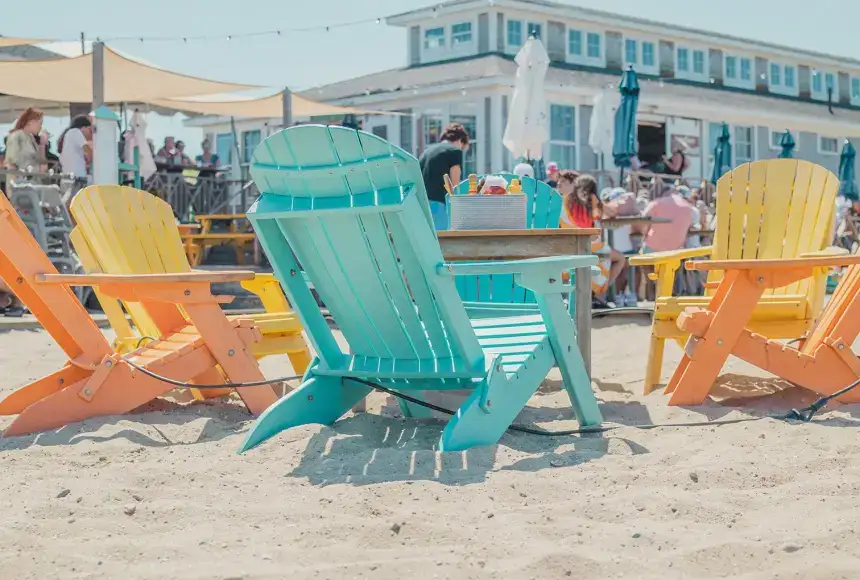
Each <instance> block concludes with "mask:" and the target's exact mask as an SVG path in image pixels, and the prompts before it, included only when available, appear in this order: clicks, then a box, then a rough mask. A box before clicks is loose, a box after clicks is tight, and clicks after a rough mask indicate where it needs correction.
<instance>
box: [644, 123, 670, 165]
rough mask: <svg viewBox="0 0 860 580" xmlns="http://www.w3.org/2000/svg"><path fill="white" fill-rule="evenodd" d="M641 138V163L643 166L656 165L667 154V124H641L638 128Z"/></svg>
mask: <svg viewBox="0 0 860 580" xmlns="http://www.w3.org/2000/svg"><path fill="white" fill-rule="evenodd" d="M637 137H638V138H639V161H640V162H641V163H642V165H643V166H644V165H654V164H655V163H657V162H659V161H660V160H661V159H662V158H663V155H665V154H666V124H665V123H640V124H639V126H638V127H637Z"/></svg>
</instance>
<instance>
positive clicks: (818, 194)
mask: <svg viewBox="0 0 860 580" xmlns="http://www.w3.org/2000/svg"><path fill="white" fill-rule="evenodd" d="M838 188H839V181H838V179H837V178H836V176H835V175H833V174H832V173H831V172H829V171H827V170H826V169H825V168H823V167H821V166H819V165H815V164H813V163H810V162H808V161H801V160H797V159H769V160H764V161H755V162H753V163H745V164H743V165H740V166H738V167H736V168H735V169H734V170H733V171H731V172H729V173H726V174H725V175H724V176H723V177H722V178H721V179H720V180H719V182H718V183H717V224H716V231H715V233H714V245H713V246H707V247H702V248H691V249H684V250H677V251H671V252H656V253H653V254H645V255H641V256H635V257H632V258H630V264H631V265H633V266H653V267H654V271H655V272H654V273H655V276H654V278H655V279H656V280H657V300H656V303H655V305H654V318H653V322H652V325H651V343H650V347H649V352H648V365H647V369H646V371H645V394H648V393H650V392H651V391H652V390H654V388H655V387H656V386H657V384H658V383H659V382H660V377H661V372H662V365H663V349H664V346H665V341H666V340H667V339H673V340H676V341H678V343H679V344H681V345H683V344H684V341H685V340H686V338H687V335H686V333H685V332H684V331H682V330H680V329H679V328H678V326H677V324H676V322H677V319H678V316H679V315H680V314H681V312H683V311H684V309H686V308H690V307H700V308H706V307H707V305H708V303H709V302H710V300H711V296H713V294H714V291H715V289H716V288H717V286H718V285H719V281H720V280H721V279H722V272H718V271H712V272H710V273H709V275H708V281H707V283H706V285H705V287H706V290H705V294H706V295H705V296H679V297H673V296H672V283H673V280H674V277H675V271H676V270H677V269H678V268H679V267H680V264H681V260H685V259H690V258H696V257H702V256H711V259H713V260H740V259H744V260H749V259H756V258H783V259H787V258H798V257H804V256H811V255H816V256H824V255H839V254H845V253H847V252H846V251H845V250H842V249H840V248H828V245H829V244H830V242H831V241H832V232H833V220H834V217H835V209H836V194H837V190H838ZM826 285H827V269H826V268H817V269H815V270H814V272H813V275H812V276H811V277H809V278H806V279H804V280H801V281H799V282H795V283H793V284H790V285H788V286H785V287H782V288H771V289H769V290H767V291H766V292H765V293H764V295H763V296H762V298H761V300H760V301H759V302H758V306H757V307H756V309H755V311H754V312H753V315H752V318H751V320H750V323H749V325H748V326H749V328H750V330H751V331H753V332H755V333H757V334H761V335H763V336H765V337H767V338H769V339H791V338H799V337H801V336H803V335H804V333H806V331H807V330H808V329H809V328H810V327H811V325H812V323H813V321H814V320H815V318H816V317H817V316H818V314H819V313H820V312H821V309H822V307H823V306H824V297H825V290H826Z"/></svg>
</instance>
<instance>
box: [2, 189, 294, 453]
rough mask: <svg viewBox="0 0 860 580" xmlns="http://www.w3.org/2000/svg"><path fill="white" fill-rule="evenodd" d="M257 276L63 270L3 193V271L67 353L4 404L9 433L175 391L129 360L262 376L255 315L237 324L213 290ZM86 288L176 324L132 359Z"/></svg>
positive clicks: (270, 392) (259, 403) (182, 375)
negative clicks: (93, 309)
mask: <svg viewBox="0 0 860 580" xmlns="http://www.w3.org/2000/svg"><path fill="white" fill-rule="evenodd" d="M253 277H254V274H253V273H252V272H223V273H209V272H191V273H183V274H149V275H123V274H96V275H80V276H79V275H61V274H59V273H58V272H57V270H56V268H54V266H53V265H52V264H51V262H50V260H49V259H48V256H46V255H45V253H44V252H43V251H42V249H41V248H40V247H39V245H38V243H37V242H36V240H35V239H34V238H33V236H32V235H31V234H30V232H29V231H28V230H27V227H26V226H25V225H24V222H22V221H21V218H20V217H18V214H17V213H16V212H15V210H14V209H13V208H12V206H11V204H10V203H9V201H8V200H7V199H6V197H5V196H3V195H0V278H2V279H3V280H4V281H5V282H6V284H7V285H8V286H9V287H11V288H12V290H13V291H14V292H15V294H16V295H17V296H18V298H20V299H21V301H22V302H24V304H25V305H26V306H27V308H29V309H30V312H32V313H33V315H35V316H36V318H37V319H38V320H39V322H40V323H41V324H42V326H43V327H44V328H45V330H46V331H48V333H50V335H51V336H52V337H53V338H54V340H56V341H57V343H58V344H59V346H60V348H62V349H63V351H64V352H65V353H66V355H67V356H68V357H69V360H68V362H67V363H66V365H65V366H64V367H63V368H61V369H60V370H58V371H56V372H54V373H51V374H50V375H48V376H46V377H43V378H41V379H39V380H37V381H34V382H32V383H30V384H28V385H25V386H23V387H21V388H20V389H18V390H17V391H15V392H13V393H12V394H10V395H8V396H7V397H6V398H4V399H3V400H2V401H0V415H18V417H17V418H16V419H15V420H14V421H13V422H12V424H11V425H10V426H9V427H8V428H7V429H6V431H5V432H4V434H3V436H4V437H9V436H12V435H23V434H27V433H35V432H38V431H44V430H47V429H55V428H58V427H62V426H63V425H66V424H68V423H73V422H76V421H82V420H84V419H88V418H90V417H96V416H101V415H113V414H119V413H126V412H128V411H131V410H133V409H135V408H137V407H139V406H140V405H143V404H144V403H147V402H148V401H150V400H152V399H154V398H155V397H158V396H160V395H163V394H165V393H167V392H169V391H170V390H172V389H173V385H171V384H169V383H166V382H164V381H160V380H158V379H155V378H153V377H150V376H148V375H146V374H144V373H142V372H140V371H138V370H136V369H134V368H133V367H132V366H131V364H129V363H133V364H135V365H137V366H139V367H141V368H145V369H147V370H149V371H151V372H153V373H155V374H158V375H160V376H164V377H168V378H170V379H172V380H176V381H182V382H188V381H196V382H197V383H198V384H207V383H208V384H226V383H227V382H232V383H244V382H252V381H261V380H264V377H263V374H262V373H261V372H260V367H259V366H258V365H257V361H256V359H255V358H254V356H253V354H252V353H251V346H252V345H253V344H254V343H255V342H256V341H258V340H260V333H259V331H258V330H257V328H256V327H255V326H254V325H253V324H252V323H251V322H250V321H247V320H234V321H229V320H228V319H227V317H226V316H225V315H224V313H223V311H222V310H221V308H220V307H219V303H220V302H224V301H225V300H224V298H223V297H218V296H213V295H212V294H211V292H210V284H211V283H212V282H216V281H219V282H220V281H226V282H233V281H241V280H250V279H253ZM82 285H93V286H98V288H99V290H100V292H101V293H102V294H104V295H106V296H110V297H113V298H116V299H119V300H123V301H128V302H135V303H139V304H140V305H141V306H142V307H143V308H144V309H146V311H147V312H148V313H149V315H150V316H152V317H153V318H154V319H156V320H158V321H159V327H160V328H169V329H170V331H169V332H164V333H163V334H162V336H160V337H159V338H158V340H155V341H153V342H149V343H148V344H146V345H145V346H144V347H142V348H139V349H137V350H135V351H134V352H132V353H129V354H128V355H126V356H122V355H119V354H117V353H116V352H114V350H113V348H111V345H110V343H109V342H108V341H107V339H106V338H105V336H104V335H103V334H102V333H101V331H100V330H99V328H98V327H97V326H96V324H95V322H93V320H92V318H90V315H89V314H88V313H87V311H86V309H85V308H84V307H83V306H82V305H81V303H80V302H79V301H78V299H77V298H76V297H75V295H74V293H73V292H72V291H71V290H70V288H71V287H72V286H82ZM230 299H232V298H227V300H230ZM183 311H184V312H185V314H187V316H188V319H186V318H185V316H183ZM189 320H190V322H191V324H192V325H193V326H189ZM237 391H238V392H239V395H240V396H241V397H242V400H243V401H244V402H245V405H246V406H247V407H248V409H249V410H250V411H251V412H253V413H255V414H258V413H261V412H262V411H264V410H265V409H266V408H267V407H268V406H269V405H270V404H272V403H273V402H275V400H276V399H277V396H276V394H275V391H274V389H273V388H272V387H268V386H267V387H250V388H239V389H237Z"/></svg>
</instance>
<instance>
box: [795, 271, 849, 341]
mask: <svg viewBox="0 0 860 580" xmlns="http://www.w3.org/2000/svg"><path fill="white" fill-rule="evenodd" d="M858 297H860V266H857V265H855V266H850V267H849V268H846V269H845V272H844V273H843V274H842V279H841V280H840V281H839V285H838V286H837V287H836V290H835V291H834V292H833V296H831V297H830V301H829V302H828V303H827V306H826V307H825V308H824V310H823V311H822V313H821V316H819V317H818V320H817V321H816V324H815V326H814V327H813V328H812V330H811V332H810V333H809V337H808V338H807V339H806V340H805V341H804V343H803V348H802V349H801V351H802V352H804V353H806V354H810V355H811V354H813V353H814V351H815V349H816V348H818V347H819V346H820V345H821V343H822V342H823V341H824V340H825V339H827V338H832V339H834V340H840V341H843V342H844V343H845V344H846V345H847V347H848V348H849V349H850V348H851V345H852V344H853V343H854V340H855V339H856V338H857V334H858V333H860V300H858Z"/></svg>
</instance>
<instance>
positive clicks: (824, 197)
mask: <svg viewBox="0 0 860 580" xmlns="http://www.w3.org/2000/svg"><path fill="white" fill-rule="evenodd" d="M838 189H839V180H838V179H837V178H836V176H835V175H833V173H831V172H830V171H828V170H827V169H825V168H824V167H821V166H820V165H816V164H814V163H810V162H809V161H802V160H799V159H768V160H763V161H754V162H752V163H744V164H743V165H739V166H738V167H736V168H734V169H733V170H732V171H730V172H728V173H726V174H725V175H723V177H721V178H720V180H719V181H718V182H717V225H716V231H715V232H714V253H713V258H714V259H715V260H726V259H753V258H795V257H797V256H799V255H800V254H803V253H807V252H815V251H820V250H823V249H824V248H826V247H827V246H828V245H829V244H830V242H831V241H832V240H831V237H832V232H833V220H834V216H835V208H836V194H837V192H838ZM721 277H722V273H721V272H712V273H711V275H710V276H709V280H711V281H714V280H718V279H720V278H721ZM812 284H813V281H812V280H810V279H807V280H803V281H801V282H797V283H795V284H791V285H789V286H786V287H784V288H777V289H775V290H772V291H769V293H771V294H775V295H785V294H809V293H810V292H811V291H815V292H817V289H814V288H813V287H812ZM822 290H823V289H822ZM709 292H710V293H712V292H713V290H710V291H709ZM822 296H823V294H822Z"/></svg>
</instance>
